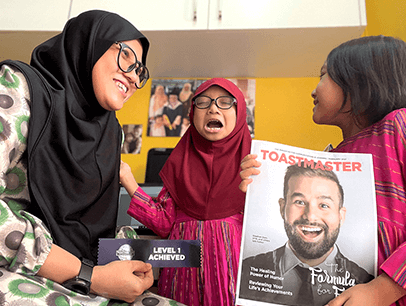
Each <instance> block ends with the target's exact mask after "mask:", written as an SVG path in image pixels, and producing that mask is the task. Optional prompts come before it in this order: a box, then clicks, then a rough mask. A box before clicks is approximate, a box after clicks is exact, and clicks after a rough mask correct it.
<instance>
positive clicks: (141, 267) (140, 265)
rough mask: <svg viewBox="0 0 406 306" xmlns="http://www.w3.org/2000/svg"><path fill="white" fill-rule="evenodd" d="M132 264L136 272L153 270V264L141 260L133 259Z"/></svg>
mask: <svg viewBox="0 0 406 306" xmlns="http://www.w3.org/2000/svg"><path fill="white" fill-rule="evenodd" d="M131 264H132V269H133V271H134V272H142V273H146V272H148V271H152V265H151V264H150V263H145V262H143V261H140V260H131Z"/></svg>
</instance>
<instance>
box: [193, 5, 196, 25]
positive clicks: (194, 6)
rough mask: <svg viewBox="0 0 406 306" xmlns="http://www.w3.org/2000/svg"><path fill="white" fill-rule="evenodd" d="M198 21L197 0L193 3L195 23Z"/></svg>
mask: <svg viewBox="0 0 406 306" xmlns="http://www.w3.org/2000/svg"><path fill="white" fill-rule="evenodd" d="M196 21H197V0H194V1H193V22H196Z"/></svg>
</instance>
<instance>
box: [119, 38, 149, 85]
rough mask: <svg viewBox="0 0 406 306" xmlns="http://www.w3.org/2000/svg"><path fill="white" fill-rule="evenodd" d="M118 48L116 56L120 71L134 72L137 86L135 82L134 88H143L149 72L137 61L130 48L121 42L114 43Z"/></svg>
mask: <svg viewBox="0 0 406 306" xmlns="http://www.w3.org/2000/svg"><path fill="white" fill-rule="evenodd" d="M116 44H118V45H119V46H120V51H119V52H118V56H117V64H118V67H119V68H120V70H121V71H123V72H131V71H133V70H135V74H136V75H138V78H139V84H137V82H135V86H136V87H137V88H138V89H141V88H142V87H144V85H145V84H146V83H147V81H148V79H149V71H148V69H147V67H145V66H144V64H143V63H141V62H140V61H138V59H137V55H136V54H135V52H134V50H133V49H131V48H130V46H128V45H126V44H125V43H123V42H116Z"/></svg>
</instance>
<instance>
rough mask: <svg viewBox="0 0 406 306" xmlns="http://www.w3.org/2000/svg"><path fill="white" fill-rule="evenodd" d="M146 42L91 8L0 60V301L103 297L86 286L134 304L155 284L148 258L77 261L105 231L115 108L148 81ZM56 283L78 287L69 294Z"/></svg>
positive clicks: (111, 222)
mask: <svg viewBox="0 0 406 306" xmlns="http://www.w3.org/2000/svg"><path fill="white" fill-rule="evenodd" d="M148 48H149V42H148V40H147V39H146V38H145V37H144V36H143V35H142V34H141V33H140V32H139V31H138V30H137V29H136V28H135V27H134V26H133V25H132V24H130V23H129V22H128V21H127V20H125V19H123V18H121V17H120V16H118V15H116V14H113V13H109V12H104V11H88V12H85V13H83V14H81V15H79V16H78V17H76V18H72V19H71V20H69V21H68V22H67V24H66V26H65V28H64V30H63V31H62V33H61V34H59V35H57V36H55V37H53V38H51V39H50V40H48V41H46V42H44V43H43V44H41V45H39V46H38V47H37V48H35V50H34V52H33V54H32V59H31V63H30V65H27V64H24V63H22V62H17V61H10V60H8V61H4V62H2V63H0V141H1V142H2V143H1V146H0V154H1V162H0V167H1V169H0V173H1V177H0V236H1V237H4V240H2V241H0V304H2V301H7V302H12V301H14V300H16V301H17V300H18V301H20V300H21V299H24V298H27V299H29V300H30V301H31V302H33V303H35V302H36V301H38V302H39V303H40V304H41V305H43V303H44V302H46V305H54V304H52V302H51V301H54V302H55V300H56V299H57V298H61V297H60V296H62V295H63V298H64V299H65V301H66V302H67V303H69V304H70V303H72V305H73V304H74V303H78V301H79V300H80V301H81V302H85V304H86V305H101V304H103V305H104V304H105V303H106V305H107V302H106V300H105V299H103V298H101V297H92V298H90V297H89V296H86V294H88V293H89V290H90V291H91V292H93V293H96V294H98V295H101V296H104V297H108V298H117V299H122V300H125V301H127V302H133V301H134V300H135V298H136V297H137V296H139V295H141V294H142V293H143V291H144V290H146V289H148V288H149V287H150V286H151V285H152V282H153V275H152V270H151V266H150V265H149V264H145V263H143V262H139V261H126V262H113V263H110V264H108V265H105V266H95V267H94V269H92V267H91V265H92V264H91V263H89V261H87V260H86V259H90V260H93V261H95V260H96V258H97V246H98V239H99V238H109V237H110V238H111V237H114V231H115V226H116V219H117V206H118V197H119V168H120V147H121V138H122V132H121V128H120V125H119V123H118V121H117V119H116V116H115V110H118V109H120V108H121V107H122V106H123V104H124V103H125V102H126V101H127V100H128V99H129V98H130V97H131V95H132V94H133V93H134V92H135V91H136V90H137V89H139V88H142V87H143V85H145V82H146V81H147V80H148V77H149V75H148V70H147V68H146V66H145V65H146V57H147V52H148ZM28 118H29V120H28ZM28 121H29V123H28ZM27 125H28V132H27ZM14 127H15V129H14ZM26 182H28V184H27V183H26ZM27 212H29V213H30V214H28V213H27ZM44 224H45V226H44ZM47 229H49V232H48V230H47ZM51 237H52V238H51ZM79 258H81V259H82V263H81V261H80V260H79ZM83 258H85V259H83ZM27 274H28V275H32V276H29V277H26V276H24V275H27ZM78 274H79V275H78ZM34 275H35V276H34ZM38 276H40V277H38ZM44 278H45V279H44ZM46 280H52V281H55V282H56V283H53V285H52V286H51V285H49V282H46ZM57 283H60V284H62V283H63V284H64V286H65V287H67V288H70V289H73V290H74V291H77V292H79V293H83V294H84V295H78V296H77V298H79V297H80V299H78V300H76V297H75V294H70V293H69V291H68V290H67V289H66V288H64V287H62V286H60V285H59V284H57ZM21 284H24V285H23V286H22V285H21ZM44 284H47V285H44ZM3 286H4V288H3ZM3 292H8V293H7V297H6V294H3ZM68 295H69V296H68ZM144 295H145V294H144ZM144 295H143V296H144ZM147 295H150V293H148V294H147ZM144 298H145V297H144ZM149 298H152V297H149ZM154 298H155V299H161V298H160V297H156V296H155V297H154ZM19 305H20V304H19ZM134 305H138V304H137V303H135V302H134ZM140 305H141V304H140Z"/></svg>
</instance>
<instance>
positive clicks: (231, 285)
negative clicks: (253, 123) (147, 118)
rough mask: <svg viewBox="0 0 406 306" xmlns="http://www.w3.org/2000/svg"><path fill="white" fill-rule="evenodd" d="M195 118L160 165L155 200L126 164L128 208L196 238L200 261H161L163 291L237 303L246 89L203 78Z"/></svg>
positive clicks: (198, 300) (173, 235) (174, 235)
mask: <svg viewBox="0 0 406 306" xmlns="http://www.w3.org/2000/svg"><path fill="white" fill-rule="evenodd" d="M190 122H191V125H190V127H189V129H188V130H187V131H186V133H185V135H184V136H183V137H182V138H181V140H180V141H179V143H178V145H177V146H176V148H175V149H174V150H173V152H172V154H171V156H170V157H169V159H168V161H167V162H166V164H165V166H164V167H163V169H162V171H161V173H160V176H161V178H162V180H163V182H164V187H163V188H162V191H161V192H160V194H159V195H158V197H157V198H156V199H152V198H151V197H149V196H148V195H147V194H146V193H144V192H143V191H142V189H141V188H139V186H138V184H137V183H136V182H135V180H134V177H133V176H132V174H131V169H129V167H128V165H127V164H125V163H122V168H121V173H120V178H121V183H122V184H123V186H124V187H125V188H126V189H127V191H128V193H129V194H130V195H132V199H131V203H130V208H129V210H128V213H129V214H130V215H131V216H133V217H134V218H136V219H137V220H139V221H140V222H141V223H143V224H144V225H145V226H147V227H148V228H150V229H152V230H153V231H154V232H155V233H156V234H158V235H159V236H160V237H162V238H167V237H168V238H169V239H187V240H189V239H191V240H193V239H199V240H201V243H202V253H203V255H202V261H201V266H200V268H164V269H162V271H161V275H160V280H159V284H158V287H159V291H158V292H159V294H160V295H163V296H166V297H174V298H176V300H178V301H179V302H182V303H184V304H186V305H189V306H197V305H212V306H215V305H219V306H220V305H221V306H224V305H226V306H227V305H230V306H231V305H235V291H236V279H237V271H238V260H239V255H240V244H241V234H242V220H243V209H244V202H245V195H244V193H243V192H241V191H240V190H239V189H238V185H239V183H240V178H239V172H240V161H241V159H242V158H243V157H244V156H245V155H247V154H248V153H249V151H250V146H251V137H250V133H249V130H248V126H247V122H246V104H245V99H244V95H243V94H242V92H241V91H240V90H239V89H238V87H237V86H236V85H234V84H233V83H232V82H230V81H228V80H226V79H221V78H215V79H211V80H208V81H206V82H204V83H203V84H202V85H201V86H200V87H199V88H198V89H197V90H196V93H195V95H194V98H193V104H192V108H191V111H190Z"/></svg>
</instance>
